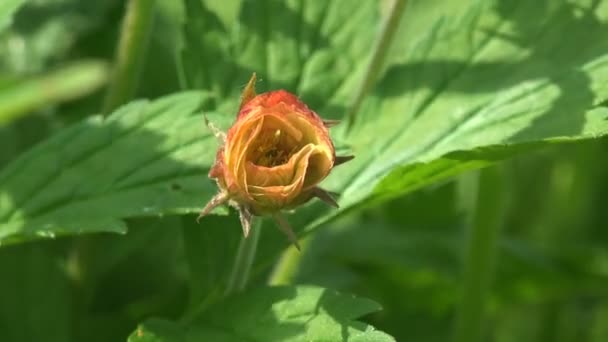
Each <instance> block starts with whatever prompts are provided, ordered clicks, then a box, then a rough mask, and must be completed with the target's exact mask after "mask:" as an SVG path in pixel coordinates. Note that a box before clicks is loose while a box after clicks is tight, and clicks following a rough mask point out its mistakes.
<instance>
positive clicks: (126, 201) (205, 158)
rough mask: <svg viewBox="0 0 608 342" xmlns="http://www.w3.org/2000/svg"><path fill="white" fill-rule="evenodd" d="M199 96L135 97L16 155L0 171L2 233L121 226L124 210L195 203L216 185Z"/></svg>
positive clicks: (162, 210)
mask: <svg viewBox="0 0 608 342" xmlns="http://www.w3.org/2000/svg"><path fill="white" fill-rule="evenodd" d="M204 99H205V96H204V95H203V94H200V93H184V94H179V95H174V96H169V97H166V98H163V99H159V100H156V101H154V102H147V101H137V102H134V103H131V104H129V105H126V106H124V107H122V108H120V109H118V110H117V111H116V112H115V113H113V114H112V115H111V116H110V117H108V118H107V119H105V120H104V119H103V118H101V117H99V116H97V117H92V118H90V119H88V120H85V121H84V122H82V123H80V124H78V125H75V126H73V127H70V128H68V129H65V130H63V131H62V132H60V133H59V134H57V135H56V136H54V137H52V138H50V139H48V140H47V141H45V142H44V143H42V144H40V145H38V146H37V147H35V148H34V149H32V150H30V151H28V152H27V153H25V154H23V155H21V157H20V158H18V159H16V160H15V161H13V162H12V163H11V164H9V165H8V166H7V167H5V168H4V169H3V170H2V172H1V173H0V241H1V242H16V241H21V240H24V239H28V238H32V237H54V236H55V235H62V234H77V233H84V232H95V231H112V232H124V231H125V225H124V223H123V222H122V221H121V219H122V218H125V217H131V216H150V215H162V214H168V213H184V212H192V211H196V210H197V209H198V207H199V206H200V204H199V203H201V204H202V203H204V201H205V200H206V196H205V194H207V198H208V197H210V196H211V195H212V193H214V192H215V185H214V184H212V183H211V181H209V180H208V179H207V177H206V172H207V171H206V170H207V169H208V168H209V165H210V164H211V163H212V161H213V158H214V156H215V150H216V148H217V141H216V139H215V137H213V136H212V135H211V134H210V132H209V130H208V129H207V128H206V127H205V125H204V122H203V119H202V115H200V114H199V112H198V109H199V107H200V106H201V103H202V101H203V100H204ZM197 114H198V115H197ZM209 116H210V117H211V118H212V119H213V121H214V122H216V123H221V122H222V121H226V119H227V118H225V117H221V116H217V115H214V114H212V113H210V114H209Z"/></svg>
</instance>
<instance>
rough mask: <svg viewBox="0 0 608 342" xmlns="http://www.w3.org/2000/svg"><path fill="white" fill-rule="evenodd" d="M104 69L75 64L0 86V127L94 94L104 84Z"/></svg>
mask: <svg viewBox="0 0 608 342" xmlns="http://www.w3.org/2000/svg"><path fill="white" fill-rule="evenodd" d="M107 73H108V68H107V65H106V64H105V63H102V62H92V61H91V62H79V63H74V64H72V65H70V66H67V67H64V68H62V69H59V70H56V71H53V72H49V73H47V74H45V75H41V76H38V77H35V78H29V79H20V80H15V81H12V82H10V83H8V84H7V85H4V86H0V127H1V126H4V125H6V124H7V123H10V122H11V121H13V120H15V119H17V118H19V117H21V116H23V115H26V114H28V113H31V112H32V111H33V110H35V109H39V108H42V107H45V106H49V105H51V104H55V103H57V102H61V101H66V100H71V99H74V98H76V97H79V96H83V95H86V94H88V93H90V92H92V91H93V90H96V89H97V88H99V87H100V86H101V85H103V84H104V83H105V82H106V78H107Z"/></svg>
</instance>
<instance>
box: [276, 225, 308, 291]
mask: <svg viewBox="0 0 608 342" xmlns="http://www.w3.org/2000/svg"><path fill="white" fill-rule="evenodd" d="M311 239H312V236H311V235H308V236H306V237H304V238H303V239H301V240H300V248H301V249H300V250H298V249H297V248H296V247H295V246H293V245H291V246H289V247H287V249H285V251H284V252H283V254H281V257H280V258H279V261H278V262H277V264H276V266H275V267H274V270H273V271H272V274H271V275H270V278H268V285H271V286H276V285H288V284H292V283H293V280H294V279H295V278H296V276H297V273H298V270H299V269H300V263H301V262H302V257H303V256H304V253H305V252H306V250H307V249H308V245H309V243H310V240H311Z"/></svg>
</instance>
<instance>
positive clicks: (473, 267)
mask: <svg viewBox="0 0 608 342" xmlns="http://www.w3.org/2000/svg"><path fill="white" fill-rule="evenodd" d="M501 171H502V169H501V166H500V165H498V166H495V167H491V168H487V169H483V170H481V171H480V172H479V177H478V182H477V184H473V186H472V187H469V190H471V188H473V189H474V188H475V187H477V189H476V192H477V196H476V197H473V198H472V199H474V201H470V202H471V203H470V204H472V205H471V206H470V209H471V214H472V215H471V218H472V219H471V220H470V224H469V225H468V226H469V232H468V236H467V237H466V241H467V246H466V249H465V255H464V265H463V266H464V267H463V271H464V273H463V278H462V293H461V301H460V306H459V307H458V308H457V309H456V322H455V327H454V341H456V342H479V341H482V336H483V327H484V326H485V324H484V316H485V309H486V305H485V304H486V299H487V294H488V290H489V287H490V282H491V279H492V277H493V274H494V262H495V260H494V259H495V257H496V251H497V244H498V237H499V233H500V229H501V227H502V225H503V218H504V210H505V198H504V192H503V180H502V173H501ZM473 191H475V190H473ZM465 195H468V194H465ZM465 202H466V200H465ZM473 202H474V203H473Z"/></svg>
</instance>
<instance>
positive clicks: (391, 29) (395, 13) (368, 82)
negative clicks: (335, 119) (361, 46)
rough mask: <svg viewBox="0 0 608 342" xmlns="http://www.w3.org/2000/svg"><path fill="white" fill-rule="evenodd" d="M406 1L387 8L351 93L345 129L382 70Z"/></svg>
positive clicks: (351, 122) (353, 122) (352, 124)
mask: <svg viewBox="0 0 608 342" xmlns="http://www.w3.org/2000/svg"><path fill="white" fill-rule="evenodd" d="M406 2H407V1H406V0H393V4H392V7H391V8H390V10H389V13H388V17H387V18H386V21H385V24H384V27H383V28H382V31H381V32H380V36H379V37H378V40H377V41H376V45H375V46H374V49H373V51H372V58H371V60H370V62H369V65H368V66H367V69H366V70H365V75H364V76H363V81H362V82H361V83H360V84H359V88H357V90H356V91H355V93H354V94H353V102H352V103H351V105H350V107H349V110H348V112H347V114H346V120H347V131H349V130H350V129H351V128H352V127H353V126H354V124H355V119H356V115H357V112H359V109H360V107H361V104H362V103H363V99H364V98H365V96H367V94H368V93H369V91H370V90H371V88H372V87H373V86H374V84H375V83H376V81H377V78H378V75H379V74H380V72H381V71H382V66H383V65H384V60H385V58H386V54H387V52H388V50H389V48H390V46H391V43H392V42H393V37H394V36H395V32H397V28H398V27H399V22H400V21H401V18H402V17H403V13H404V12H405V11H404V9H405V4H406Z"/></svg>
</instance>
